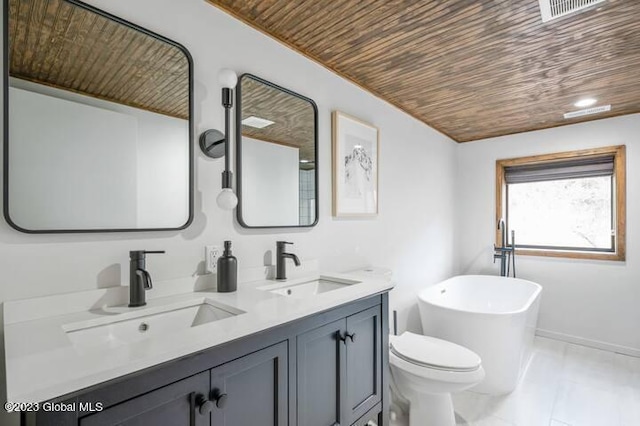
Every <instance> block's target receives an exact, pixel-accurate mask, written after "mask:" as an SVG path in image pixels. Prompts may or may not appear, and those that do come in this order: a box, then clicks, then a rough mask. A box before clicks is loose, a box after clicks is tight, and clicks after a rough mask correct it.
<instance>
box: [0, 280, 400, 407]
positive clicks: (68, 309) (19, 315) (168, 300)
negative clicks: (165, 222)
mask: <svg viewBox="0 0 640 426" xmlns="http://www.w3.org/2000/svg"><path fill="white" fill-rule="evenodd" d="M321 275H322V276H328V277H330V278H338V279H351V280H357V281H361V282H360V283H358V284H352V285H349V286H346V287H345V288H341V289H338V290H332V291H328V292H326V293H321V294H318V295H315V296H313V297H309V298H304V299H294V298H291V297H286V296H280V295H278V294H274V293H271V292H269V291H264V290H261V289H259V287H264V286H266V285H274V284H276V282H275V281H272V280H259V281H253V282H246V283H241V284H239V285H238V291H236V292H234V293H217V292H214V291H211V290H209V291H195V292H188V293H182V294H172V295H163V294H162V293H159V294H160V296H161V297H157V295H156V297H154V298H150V297H148V300H147V306H144V307H141V308H128V307H126V303H127V301H128V300H127V299H128V287H117V288H112V289H102V290H94V291H88V292H82V293H71V294H67V295H56V296H50V297H41V298H37V299H29V300H20V301H14V302H5V304H4V321H5V329H4V339H5V354H6V371H7V400H8V401H10V402H42V401H46V400H48V399H51V398H54V397H58V396H62V395H65V394H68V393H71V392H74V391H78V390H81V389H84V388H87V387H89V386H93V385H96V384H99V383H102V382H106V381H108V380H111V379H115V378H117V377H120V376H123V375H126V374H130V373H133V372H136V371H139V370H142V369H144V368H148V367H151V366H154V365H158V364H160V363H163V362H166V361H170V360H173V359H177V358H180V357H182V356H185V355H189V354H191V353H194V352H197V351H201V350H204V349H207V348H212V347H214V346H217V345H220V344H223V343H226V342H229V341H232V340H235V339H239V338H242V337H245V336H248V335H250V334H253V333H256V332H259V331H262V330H266V329H269V328H272V327H275V326H278V325H281V324H284V323H287V322H290V321H294V320H297V319H300V318H303V317H306V316H308V315H312V314H315V313H318V312H322V311H326V310H328V309H331V308H334V307H336V306H339V305H343V304H345V303H349V302H352V301H355V300H358V299H362V298H365V297H367V296H371V295H374V294H378V293H382V292H386V291H389V290H391V289H392V288H393V284H392V283H391V282H390V280H388V279H385V278H383V277H379V276H373V275H372V276H370V277H367V276H366V274H365V275H362V274H360V275H355V274H333V273H331V274H314V275H310V276H306V277H303V278H297V279H290V280H288V281H286V283H287V284H295V283H298V282H304V281H308V280H310V279H314V278H319V277H320V276H321ZM165 293H167V292H165ZM168 293H171V292H168ZM198 301H208V302H210V303H212V304H214V305H215V304H222V305H226V306H227V307H230V308H232V309H233V310H236V311H243V312H244V313H242V314H239V315H236V316H232V317H230V318H225V319H222V320H218V321H215V322H211V323H206V324H202V325H198V326H196V327H191V328H188V329H185V330H184V331H180V332H173V333H170V334H166V335H162V336H158V337H150V338H147V339H144V340H140V341H137V342H134V343H129V344H124V345H123V344H120V345H116V346H113V347H111V345H105V346H96V348H95V350H86V349H85V350H82V349H80V348H79V347H77V346H75V345H73V344H72V342H71V340H70V339H69V337H68V335H67V332H66V331H65V328H66V329H67V330H69V327H74V326H77V324H99V323H103V322H105V321H111V320H117V319H119V318H123V319H125V318H127V317H129V316H137V315H138V314H139V313H140V314H141V313H142V311H145V312H148V313H152V312H154V311H155V312H157V311H162V310H166V309H168V308H171V309H173V308H174V306H175V307H179V306H182V305H185V306H186V305H190V304H191V305H193V304H194V303H197V302H198ZM222 305H221V306H222ZM107 318H108V319H107ZM116 318H117V319H116Z"/></svg>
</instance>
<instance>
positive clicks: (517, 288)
mask: <svg viewBox="0 0 640 426" xmlns="http://www.w3.org/2000/svg"><path fill="white" fill-rule="evenodd" d="M541 291H542V287H541V286H540V285H539V284H536V283H534V282H531V281H526V280H521V279H518V278H504V277H495V276H485V275H461V276H457V277H453V278H450V279H448V280H446V281H443V282H441V283H439V284H436V285H434V286H432V287H428V288H426V289H425V290H423V291H422V292H421V293H420V294H419V296H418V298H419V302H418V305H419V307H420V318H421V320H422V328H423V332H424V334H425V335H427V336H434V337H438V338H441V339H445V340H448V341H450V342H454V343H458V344H460V345H462V346H466V347H467V348H469V349H471V350H472V351H474V352H475V353H477V354H478V355H480V358H482V365H483V366H484V370H485V373H486V377H485V379H484V381H483V382H482V383H480V384H479V385H477V386H476V387H474V388H472V389H471V390H472V391H475V392H480V393H488V394H492V395H501V394H505V393H509V392H511V391H513V390H514V389H515V387H516V386H517V384H518V381H519V379H520V375H521V373H522V372H523V371H524V369H525V368H526V366H527V364H528V362H529V358H530V356H531V347H532V344H533V337H534V333H535V329H536V323H537V320H538V308H539V305H540V293H541Z"/></svg>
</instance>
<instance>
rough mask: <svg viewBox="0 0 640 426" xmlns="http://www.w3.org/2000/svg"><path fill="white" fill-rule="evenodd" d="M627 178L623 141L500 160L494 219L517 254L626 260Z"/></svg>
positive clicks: (497, 236) (499, 234) (497, 163)
mask: <svg viewBox="0 0 640 426" xmlns="http://www.w3.org/2000/svg"><path fill="white" fill-rule="evenodd" d="M625 177H626V173H625V147H624V146H614V147H607V148H598V149H590V150H584V151H572V152H563V153H557V154H549V155H540V156H534V157H524V158H514V159H509V160H498V161H497V162H496V188H497V191H496V224H497V223H498V222H499V221H500V220H504V221H505V222H506V230H507V242H508V244H512V243H513V241H512V236H511V235H512V231H514V232H515V246H516V252H517V253H518V254H524V255H538V256H556V257H572V258H587V259H607V260H624V259H625V211H626V209H625ZM501 244H502V235H501V231H500V230H497V232H496V245H498V246H499V245H501Z"/></svg>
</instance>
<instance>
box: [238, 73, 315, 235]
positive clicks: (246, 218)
mask: <svg viewBox="0 0 640 426" xmlns="http://www.w3.org/2000/svg"><path fill="white" fill-rule="evenodd" d="M236 94H237V103H236V111H237V114H236V125H237V131H236V135H237V144H236V147H237V149H236V157H237V167H236V170H237V175H238V181H237V192H238V209H237V214H238V222H239V223H240V224H241V225H242V226H244V227H245V228H281V227H309V226H314V225H315V224H316V223H318V136H317V128H318V125H317V117H318V111H317V107H316V104H315V103H314V102H313V101H312V100H311V99H308V98H305V97H304V96H301V95H299V94H297V93H294V92H292V91H290V90H287V89H284V88H282V87H279V86H276V85H275V84H273V83H270V82H268V81H265V80H263V79H261V78H258V77H256V76H253V75H250V74H244V75H242V76H241V77H240V79H239V81H238V86H237V93H236Z"/></svg>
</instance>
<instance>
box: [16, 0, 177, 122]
mask: <svg viewBox="0 0 640 426" xmlns="http://www.w3.org/2000/svg"><path fill="white" fill-rule="evenodd" d="M9 23H10V26H9V49H10V54H9V57H10V58H11V62H10V67H9V75H10V76H11V77H14V78H19V79H23V80H28V81H32V82H36V83H40V84H45V85H49V86H53V87H56V88H59V89H64V90H69V91H73V92H76V93H80V94H84V95H88V96H92V97H96V98H99V99H103V100H107V101H112V102H117V103H120V104H124V105H128V106H132V107H135V108H140V109H145V110H148V111H152V112H156V113H159V114H164V115H168V116H172V117H177V118H182V119H188V118H189V78H188V75H189V61H188V59H187V57H186V56H185V55H184V52H182V51H181V50H180V49H178V48H176V47H175V46H172V45H170V44H167V43H164V42H162V41H160V40H158V39H156V38H154V37H151V36H148V35H146V34H144V33H142V32H140V31H136V30H134V29H132V28H129V27H127V26H124V25H120V24H119V23H117V22H114V21H112V20H110V19H107V18H105V17H104V16H101V15H98V14H95V13H92V12H90V11H88V10H85V9H82V8H78V7H75V6H74V5H73V4H71V3H69V2H66V1H64V0H9ZM77 58H85V59H83V60H82V61H78V60H76V59H77ZM88 76H91V78H87V77H88ZM87 82H89V83H87Z"/></svg>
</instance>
